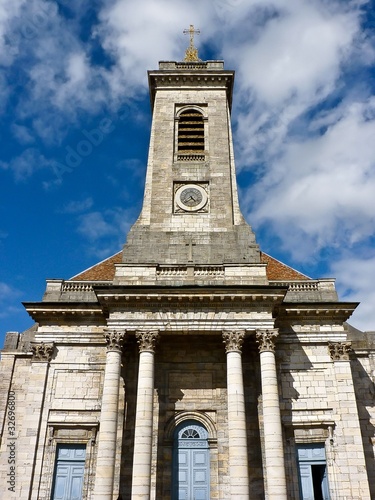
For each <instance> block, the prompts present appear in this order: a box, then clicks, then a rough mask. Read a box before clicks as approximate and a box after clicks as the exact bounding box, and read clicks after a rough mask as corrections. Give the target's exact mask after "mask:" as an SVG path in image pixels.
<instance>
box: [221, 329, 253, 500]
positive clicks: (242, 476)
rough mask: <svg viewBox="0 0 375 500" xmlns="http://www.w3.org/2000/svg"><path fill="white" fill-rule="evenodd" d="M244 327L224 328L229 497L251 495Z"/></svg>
mask: <svg viewBox="0 0 375 500" xmlns="http://www.w3.org/2000/svg"><path fill="white" fill-rule="evenodd" d="M244 338H245V332H244V331H242V330H241V331H224V332H223V339H224V340H223V342H224V344H225V350H226V353H227V392H228V432H229V436H228V437H229V472H230V497H231V499H233V498H237V499H239V500H240V499H241V500H246V499H248V498H249V467H248V456H247V433H246V416H245V397H244V387H243V375H242V356H241V347H242V343H243V341H244Z"/></svg>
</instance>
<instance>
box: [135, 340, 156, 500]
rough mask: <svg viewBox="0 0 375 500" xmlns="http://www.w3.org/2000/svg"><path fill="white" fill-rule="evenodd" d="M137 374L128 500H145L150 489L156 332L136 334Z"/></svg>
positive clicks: (148, 495) (148, 496)
mask: <svg viewBox="0 0 375 500" xmlns="http://www.w3.org/2000/svg"><path fill="white" fill-rule="evenodd" d="M136 338H137V341H138V344H139V371H138V390H137V407H136V414H135V430H134V459H133V481H132V498H133V499H137V500H138V499H141V498H144V499H149V498H150V487H151V457H152V419H153V406H154V401H153V399H154V356H155V354H154V353H155V344H156V341H157V340H158V338H159V332H158V331H156V330H154V331H146V332H141V331H139V332H137V333H136Z"/></svg>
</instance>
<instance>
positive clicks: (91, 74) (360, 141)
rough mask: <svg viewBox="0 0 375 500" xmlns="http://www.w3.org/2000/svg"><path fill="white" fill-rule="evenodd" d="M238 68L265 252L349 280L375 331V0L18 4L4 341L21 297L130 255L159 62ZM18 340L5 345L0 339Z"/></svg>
mask: <svg viewBox="0 0 375 500" xmlns="http://www.w3.org/2000/svg"><path fill="white" fill-rule="evenodd" d="M190 24H194V25H195V26H196V27H198V28H200V30H201V35H200V36H199V39H198V40H197V45H198V47H199V54H200V57H201V58H202V59H224V60H225V66H226V69H234V70H235V71H236V83H235V93H234V103H233V110H232V121H233V129H234V140H235V152H236V164H237V171H238V182H239V190H240V202H241V207H242V210H243V212H244V214H245V216H246V219H247V220H248V222H249V223H250V224H251V225H252V227H253V228H254V229H255V231H256V234H257V239H258V242H259V244H260V246H261V249H262V250H264V251H265V252H267V253H269V254H271V255H273V256H274V257H276V258H278V259H280V260H282V261H283V262H285V263H287V264H289V265H291V266H292V267H294V268H296V269H298V270H300V271H301V272H303V273H305V274H307V275H308V276H311V277H313V278H319V277H335V278H336V279H337V282H336V283H337V288H338V291H339V294H340V298H341V299H342V300H354V301H360V302H361V305H360V307H359V308H358V310H357V312H356V313H355V314H354V315H353V317H352V321H351V323H352V324H353V325H354V326H356V327H357V328H360V329H363V330H375V314H374V313H373V309H374V308H373V304H374V303H375V287H374V282H375V148H374V144H375V95H374V90H375V71H374V60H375V44H374V41H375V37H374V27H375V4H374V0H372V1H367V0H355V1H350V0H346V1H335V0H274V1H267V0H212V1H211V2H208V1H202V0H199V1H198V0H173V1H170V0H110V1H109V0H101V1H100V0H96V1H95V0H75V1H74V2H73V1H70V0H57V1H55V0H18V1H17V2H14V0H0V65H1V72H0V107H1V115H0V140H1V155H0V176H1V199H0V262H1V267H0V337H3V335H4V334H5V332H6V331H22V330H24V329H26V328H28V327H29V326H31V325H32V322H31V320H30V319H29V317H28V315H27V313H26V312H25V311H24V309H23V307H22V305H21V301H38V300H40V299H41V298H42V295H43V292H44V289H45V279H47V278H64V279H68V278H70V277H71V276H73V275H75V274H77V273H78V272H80V271H81V270H84V269H85V268H87V267H89V266H91V265H93V264H95V263H96V262H98V261H100V260H102V259H104V258H105V257H107V256H109V255H111V254H113V253H115V252H117V251H118V250H120V249H121V247H122V244H123V243H124V241H125V237H126V233H127V231H128V229H129V227H130V226H131V224H132V223H133V222H134V220H135V219H136V217H137V216H138V214H139V212H140V209H141V203H142V195H143V185H144V177H145V169H146V162H147V153H148V141H149V132H150V123H151V115H150V109H149V97H148V89H147V74H146V72H147V70H148V69H155V68H157V65H158V61H159V60H181V59H182V58H183V54H184V49H185V47H186V46H187V43H188V39H187V37H185V36H184V35H183V34H182V32H183V30H184V29H185V28H188V27H189V25H190ZM0 342H1V344H2V339H1V338H0Z"/></svg>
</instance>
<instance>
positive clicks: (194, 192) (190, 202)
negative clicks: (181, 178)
mask: <svg viewBox="0 0 375 500" xmlns="http://www.w3.org/2000/svg"><path fill="white" fill-rule="evenodd" d="M202 199H203V196H202V193H201V192H200V191H199V190H198V189H197V188H193V187H189V188H185V189H183V190H182V191H181V194H180V200H181V201H182V203H183V204H184V205H186V206H188V207H196V206H197V205H199V204H200V203H201V202H202Z"/></svg>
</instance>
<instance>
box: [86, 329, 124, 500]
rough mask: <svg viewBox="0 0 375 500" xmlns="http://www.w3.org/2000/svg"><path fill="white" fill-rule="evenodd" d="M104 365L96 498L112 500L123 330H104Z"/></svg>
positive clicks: (98, 499) (97, 499) (96, 499)
mask: <svg viewBox="0 0 375 500" xmlns="http://www.w3.org/2000/svg"><path fill="white" fill-rule="evenodd" d="M105 337H106V341H107V359H106V365H105V374H104V384H103V396H102V409H101V413H100V429H99V442H98V453H97V462H96V473H95V489H94V499H95V500H112V498H113V482H114V476H115V463H116V441H117V416H118V394H119V387H120V371H121V354H122V347H123V342H124V340H125V332H124V331H107V332H106V333H105Z"/></svg>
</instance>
